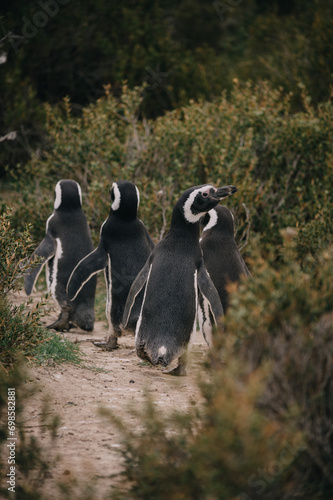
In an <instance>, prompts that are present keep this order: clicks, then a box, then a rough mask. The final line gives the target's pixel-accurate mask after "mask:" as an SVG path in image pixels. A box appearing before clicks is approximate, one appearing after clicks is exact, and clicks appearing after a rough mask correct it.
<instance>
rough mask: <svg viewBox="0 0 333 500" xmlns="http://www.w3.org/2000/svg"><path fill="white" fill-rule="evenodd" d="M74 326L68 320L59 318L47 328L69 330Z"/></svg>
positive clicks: (59, 330)
mask: <svg viewBox="0 0 333 500" xmlns="http://www.w3.org/2000/svg"><path fill="white" fill-rule="evenodd" d="M72 326H73V325H72V324H71V323H69V322H68V321H66V320H65V321H64V320H62V319H57V321H55V322H54V323H52V324H51V325H48V326H47V327H46V328H47V330H56V331H57V332H64V331H66V332H69V330H70V329H71V328H72Z"/></svg>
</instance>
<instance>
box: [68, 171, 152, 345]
mask: <svg viewBox="0 0 333 500" xmlns="http://www.w3.org/2000/svg"><path fill="white" fill-rule="evenodd" d="M110 196H111V208H110V212H109V216H108V218H107V219H106V220H105V221H104V223H103V224H102V226H101V230H100V241H99V245H98V247H97V248H96V249H95V250H94V251H93V252H91V253H90V254H89V255H87V256H86V257H85V258H84V259H82V260H81V261H80V262H79V263H78V265H77V266H76V267H75V269H74V270H73V272H72V274H71V276H70V279H69V281H68V285H67V292H68V296H69V298H70V300H75V298H76V297H77V294H78V293H79V292H80V290H81V288H82V287H83V286H84V284H85V283H87V281H89V280H90V279H91V277H92V276H94V275H95V274H96V273H98V272H100V271H104V277H105V284H106V292H107V300H106V317H107V319H108V323H109V336H108V338H107V340H106V341H105V342H94V344H95V345H96V346H98V347H102V348H104V349H105V350H112V349H116V348H117V347H118V337H120V335H121V333H122V317H123V312H124V306H125V302H126V299H127V295H128V292H129V290H130V288H131V285H132V283H133V281H134V279H135V278H136V276H137V274H138V273H139V271H141V269H142V267H143V266H144V265H145V263H146V261H147V259H148V257H149V255H150V252H151V251H152V249H153V248H154V242H153V241H152V239H151V238H150V236H149V234H148V231H147V229H146V227H145V225H144V224H143V222H142V221H141V220H140V219H138V218H137V212H138V208H139V203H140V194H139V190H138V188H137V187H136V186H135V184H133V183H132V182H130V181H127V180H121V181H118V182H114V183H113V184H112V187H111V189H110ZM142 296H143V294H142ZM139 313H140V303H139V302H138V304H137V306H136V308H135V309H134V310H133V314H132V315H131V318H130V321H129V323H128V325H127V327H128V329H129V330H132V331H133V332H134V331H135V326H136V321H137V319H138V317H139Z"/></svg>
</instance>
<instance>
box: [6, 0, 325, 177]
mask: <svg viewBox="0 0 333 500" xmlns="http://www.w3.org/2000/svg"><path fill="white" fill-rule="evenodd" d="M43 5H44V7H43ZM332 13H333V2H332V0H316V1H313V0H305V1H304V0H272V1H265V0H246V1H245V0H214V1H211V0H208V1H207V0H181V1H174V0H171V1H161V0H160V1H159V0H149V1H148V0H139V1H133V0H125V1H123V2H107V1H105V0H84V1H81V2H80V4H79V5H78V4H77V2H74V1H73V0H61V1H60V0H59V2H58V1H57V0H41V1H40V2H38V1H37V0H3V1H2V2H1V6H0V27H1V32H0V40H2V43H1V45H0V52H4V53H6V54H7V62H6V63H3V64H2V65H1V72H0V110H1V115H0V131H1V132H0V133H1V136H4V135H6V134H8V133H9V132H11V131H17V134H18V135H17V138H16V139H15V140H8V141H4V143H3V144H2V149H1V151H0V175H3V173H4V167H5V166H6V165H9V166H10V168H16V165H17V163H18V162H19V163H22V162H25V161H26V160H27V159H29V158H30V157H31V156H35V154H36V151H38V153H37V154H38V155H40V154H41V149H44V148H45V147H46V148H47V147H48V136H47V134H46V133H45V111H44V109H43V106H42V104H43V103H44V102H48V103H52V104H54V103H57V102H58V101H59V100H61V99H62V98H63V97H65V96H69V97H70V99H71V101H72V102H73V104H74V110H75V112H76V113H80V112H81V110H82V106H85V105H87V104H88V103H90V102H92V101H94V100H95V99H96V98H98V97H100V96H101V95H102V94H103V85H105V84H111V85H112V89H113V91H114V93H115V94H116V95H119V93H120V92H121V87H122V82H123V81H124V80H126V81H127V82H128V85H129V86H130V87H131V88H133V86H135V85H141V84H143V83H146V84H147V89H146V92H145V99H144V102H143V105H142V111H143V112H144V113H145V116H148V117H155V116H158V115H160V114H161V113H163V112H164V111H165V110H169V109H174V108H178V107H180V106H182V105H185V104H187V103H188V101H189V99H195V100H197V99H204V100H212V99H214V98H216V97H218V96H219V95H220V93H221V91H223V90H224V89H227V90H228V91H230V90H231V88H232V82H233V79H234V78H238V79H239V80H241V81H245V80H249V79H250V80H252V81H254V82H257V81H259V80H262V79H268V80H269V81H270V82H271V83H272V85H273V87H275V88H277V87H278V86H280V85H282V86H283V87H284V89H285V91H286V92H287V93H288V92H290V91H292V92H293V93H294V97H293V100H292V102H293V107H294V108H295V109H300V108H301V106H302V103H301V88H300V87H299V84H300V82H302V83H303V84H304V85H305V87H306V88H307V89H308V92H309V94H310V95H311V98H312V100H313V102H314V103H315V104H317V103H319V102H323V101H325V100H327V99H328V98H329V95H330V85H331V83H332V73H333V55H332V54H333V46H332V44H333V36H332V23H331V19H332Z"/></svg>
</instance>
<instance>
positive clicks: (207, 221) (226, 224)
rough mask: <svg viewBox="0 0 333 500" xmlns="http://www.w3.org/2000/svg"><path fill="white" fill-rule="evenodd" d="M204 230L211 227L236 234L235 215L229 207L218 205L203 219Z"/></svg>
mask: <svg viewBox="0 0 333 500" xmlns="http://www.w3.org/2000/svg"><path fill="white" fill-rule="evenodd" d="M201 224H202V226H203V231H208V230H209V229H212V230H213V231H214V230H216V229H217V230H221V231H223V233H226V234H231V235H234V216H233V214H232V212H231V211H230V210H229V208H227V207H225V206H223V205H218V206H217V207H215V208H213V209H212V210H210V211H209V212H207V213H206V215H204V217H203V218H202V219H201Z"/></svg>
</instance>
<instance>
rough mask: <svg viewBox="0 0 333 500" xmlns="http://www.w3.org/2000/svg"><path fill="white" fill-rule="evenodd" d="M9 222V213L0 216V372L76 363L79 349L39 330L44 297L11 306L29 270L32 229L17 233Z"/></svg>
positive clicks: (66, 341) (10, 213)
mask: <svg viewBox="0 0 333 500" xmlns="http://www.w3.org/2000/svg"><path fill="white" fill-rule="evenodd" d="M12 218H13V215H12V210H11V209H8V210H7V211H5V212H4V213H3V214H2V215H1V216H0V243H1V244H0V372H3V371H4V370H5V371H7V370H8V369H10V368H11V367H12V366H13V364H14V365H15V364H17V363H20V362H22V361H23V360H24V359H32V360H33V361H35V362H39V363H43V362H46V361H47V360H48V359H52V360H53V361H54V362H65V361H66V362H71V363H73V362H75V363H78V362H79V361H80V358H79V355H78V347H76V346H74V345H73V344H72V343H71V342H69V341H68V340H62V339H60V338H59V337H58V336H57V335H55V334H52V333H50V332H47V331H46V330H45V329H44V327H43V326H42V322H41V318H42V317H43V315H44V308H45V306H46V304H47V297H45V298H44V299H42V300H40V301H39V302H37V303H35V304H32V302H31V301H30V300H29V301H27V302H24V303H21V304H20V305H15V304H12V303H11V301H12V298H11V293H13V292H18V291H20V290H22V285H23V283H22V277H23V276H24V274H25V273H26V272H27V271H28V269H29V267H30V264H29V262H28V260H27V256H29V255H30V254H31V253H32V250H33V240H32V238H31V235H30V231H31V226H29V225H26V227H25V229H24V230H23V231H22V233H19V232H18V231H17V230H15V228H14V227H13V221H12Z"/></svg>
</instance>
